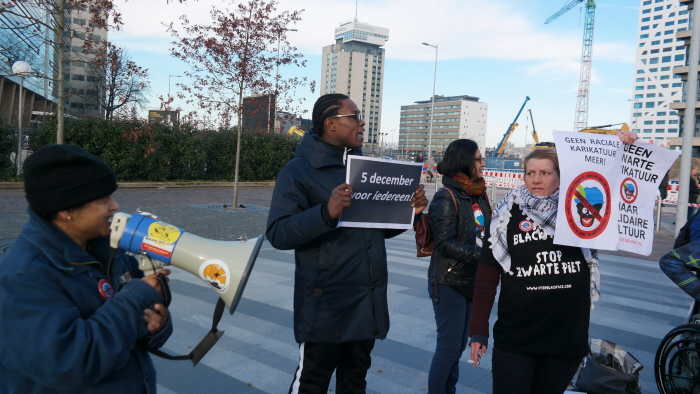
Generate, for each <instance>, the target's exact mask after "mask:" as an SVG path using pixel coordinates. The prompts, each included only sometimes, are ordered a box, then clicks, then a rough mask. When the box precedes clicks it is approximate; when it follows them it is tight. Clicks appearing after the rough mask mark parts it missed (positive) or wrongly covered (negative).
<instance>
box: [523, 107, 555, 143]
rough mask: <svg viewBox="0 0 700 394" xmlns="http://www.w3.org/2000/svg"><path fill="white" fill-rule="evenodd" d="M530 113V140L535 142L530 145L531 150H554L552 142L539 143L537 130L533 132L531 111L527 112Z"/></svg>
mask: <svg viewBox="0 0 700 394" xmlns="http://www.w3.org/2000/svg"><path fill="white" fill-rule="evenodd" d="M527 111H528V112H529V113H530V121H531V122H532V139H533V140H535V144H534V145H532V150H535V149H541V148H546V149H555V147H554V142H540V139H539V137H537V130H535V118H533V117H532V110H531V109H528V110H527Z"/></svg>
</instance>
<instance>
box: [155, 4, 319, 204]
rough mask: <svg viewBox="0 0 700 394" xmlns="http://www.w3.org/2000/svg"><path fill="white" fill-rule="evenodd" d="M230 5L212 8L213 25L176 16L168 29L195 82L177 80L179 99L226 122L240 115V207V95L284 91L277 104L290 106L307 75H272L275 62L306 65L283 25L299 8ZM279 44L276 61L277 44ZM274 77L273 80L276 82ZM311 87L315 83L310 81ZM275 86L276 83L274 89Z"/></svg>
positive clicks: (174, 50)
mask: <svg viewBox="0 0 700 394" xmlns="http://www.w3.org/2000/svg"><path fill="white" fill-rule="evenodd" d="M227 3H228V6H229V7H231V9H228V8H227V9H225V10H220V9H217V8H216V7H212V9H211V11H210V14H211V19H212V24H211V25H196V24H192V23H190V22H189V19H188V18H187V16H186V15H183V16H181V17H180V21H181V25H182V30H181V31H180V30H177V29H176V27H175V26H174V24H173V23H170V24H169V25H168V32H170V34H171V35H172V36H173V37H174V38H175V41H173V43H172V44H173V47H172V48H171V54H172V55H173V56H174V57H176V58H178V59H181V60H183V61H184V62H186V63H188V64H189V65H190V67H191V69H192V71H191V72H189V71H188V72H185V74H186V75H187V76H188V77H190V78H191V79H192V80H193V82H192V83H190V84H187V85H185V84H177V86H178V87H179V88H180V89H181V91H182V92H183V93H184V94H183V95H182V96H183V98H186V99H187V101H186V102H187V103H188V104H193V105H194V106H195V107H197V108H199V109H201V110H202V111H204V112H206V113H209V114H211V113H212V112H215V113H217V114H218V115H219V117H220V119H222V121H223V123H224V124H223V125H224V126H227V127H228V126H230V121H231V118H232V116H231V115H233V114H236V115H237V118H238V127H237V131H238V139H237V147H236V168H235V172H234V191H233V207H238V172H239V171H238V170H239V165H240V155H241V152H240V148H241V124H242V120H241V118H242V110H243V108H242V102H243V94H244V93H245V92H248V93H249V94H255V95H264V94H275V95H276V96H278V97H279V95H278V94H276V93H279V92H285V95H284V98H283V99H282V100H280V99H277V100H276V101H277V108H278V109H285V110H289V107H290V106H291V105H292V103H293V102H295V99H294V98H293V91H294V89H296V88H297V87H300V86H303V85H306V83H307V80H306V78H287V79H283V78H279V79H278V81H275V80H274V78H275V77H274V75H273V72H274V70H275V66H276V65H277V64H282V65H296V66H298V67H305V65H306V61H304V60H302V58H303V55H302V54H301V53H299V52H298V51H297V48H296V47H293V46H291V45H290V44H289V42H288V41H287V38H286V31H287V27H288V26H290V24H295V23H296V22H298V21H300V20H301V16H300V15H301V12H303V10H301V11H283V12H280V13H278V12H277V4H278V2H277V0H247V1H244V2H241V3H237V2H235V1H233V0H228V1H227ZM278 40H279V42H280V43H281V44H282V47H281V50H280V53H281V57H280V59H279V63H277V62H278V60H277V50H276V48H277V43H278ZM275 82H277V83H275ZM310 85H311V89H312V90H313V87H314V85H313V83H311V84H310ZM275 87H277V88H276V89H275Z"/></svg>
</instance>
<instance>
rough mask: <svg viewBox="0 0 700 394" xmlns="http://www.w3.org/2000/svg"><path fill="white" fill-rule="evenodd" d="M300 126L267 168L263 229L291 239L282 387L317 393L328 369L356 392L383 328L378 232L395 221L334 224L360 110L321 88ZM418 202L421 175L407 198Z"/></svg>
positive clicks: (279, 239)
mask: <svg viewBox="0 0 700 394" xmlns="http://www.w3.org/2000/svg"><path fill="white" fill-rule="evenodd" d="M312 122H313V131H312V133H311V134H305V135H304V137H303V138H302V140H301V142H300V143H299V147H298V148H297V151H296V158H294V159H293V160H291V161H290V162H289V163H287V165H286V166H285V167H284V168H283V169H282V170H281V171H280V173H279V174H278V175H277V182H276V184H275V190H274V192H273V195H272V203H271V205H270V213H269V215H268V222H267V238H268V240H269V241H270V243H271V244H272V246H274V247H275V248H277V249H294V259H295V264H296V270H295V282H294V336H295V338H296V341H297V342H298V343H299V352H300V357H299V360H300V361H299V366H298V367H297V371H296V373H295V374H294V380H293V382H292V385H291V387H290V389H289V393H293V394H296V393H327V392H328V385H329V382H330V379H331V375H332V374H333V372H334V371H336V392H337V393H364V392H365V389H366V387H367V383H366V381H365V376H366V375H367V370H368V369H369V367H370V366H371V358H370V352H371V351H372V348H373V347H374V341H375V340H376V339H384V338H386V334H387V332H388V331H389V311H388V306H387V282H388V272H387V259H386V247H385V243H384V240H385V238H390V237H393V236H396V235H398V234H400V233H402V232H403V231H402V230H382V229H371V228H349V227H341V228H337V224H338V218H339V217H340V214H341V213H342V211H343V210H345V209H347V208H348V207H350V204H351V195H352V193H353V189H352V186H351V185H348V184H347V183H345V172H346V168H345V161H346V158H347V155H361V154H362V149H361V148H362V141H363V139H364V136H363V133H364V125H365V122H364V121H363V120H362V114H361V113H360V110H359V109H358V108H357V105H355V103H354V102H353V101H352V100H350V98H349V97H348V96H345V95H342V94H328V95H325V96H321V97H320V98H319V99H318V100H317V101H316V104H315V105H314V109H313V114H312ZM427 205H428V200H427V199H426V198H425V192H424V191H423V185H420V187H419V188H418V189H417V190H416V192H415V195H414V197H413V201H412V204H411V206H413V207H415V208H416V214H417V215H419V214H421V212H422V211H423V209H425V207H426V206H427Z"/></svg>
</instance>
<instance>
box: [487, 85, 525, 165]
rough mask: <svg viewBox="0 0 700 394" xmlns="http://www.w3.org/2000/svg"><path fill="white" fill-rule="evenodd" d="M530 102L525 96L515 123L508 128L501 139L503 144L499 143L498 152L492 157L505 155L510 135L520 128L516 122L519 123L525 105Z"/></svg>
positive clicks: (494, 152)
mask: <svg viewBox="0 0 700 394" xmlns="http://www.w3.org/2000/svg"><path fill="white" fill-rule="evenodd" d="M528 101H530V97H529V96H525V102H524V103H523V106H522V107H520V111H518V114H517V115H515V119H513V123H511V124H510V126H508V130H506V133H505V134H503V139H501V142H499V143H498V146H496V150H494V151H493V156H491V157H500V156H501V155H502V154H503V151H504V150H505V149H506V144H507V143H508V138H510V135H511V134H513V131H515V128H516V127H518V124H517V123H515V122H517V121H518V118H519V117H520V113H521V112H523V108H525V104H527V102H528Z"/></svg>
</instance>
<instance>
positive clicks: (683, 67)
mask: <svg viewBox="0 0 700 394" xmlns="http://www.w3.org/2000/svg"><path fill="white" fill-rule="evenodd" d="M680 3H681V4H682V5H687V6H688V8H689V9H690V12H689V13H688V15H687V17H688V19H689V23H688V25H689V29H690V30H683V31H679V32H677V33H676V38H677V39H679V40H682V41H683V42H684V44H685V45H686V56H685V61H684V62H683V63H682V64H679V65H676V67H674V68H673V73H674V74H675V75H676V76H677V77H680V78H681V80H682V81H683V95H682V96H681V100H680V102H676V101H674V102H673V103H671V108H672V109H675V110H677V111H678V115H680V116H681V121H680V125H679V126H680V127H679V130H680V133H679V134H678V137H676V138H671V139H670V145H671V149H681V147H682V146H683V137H682V136H683V123H684V120H685V115H686V113H685V108H686V100H687V96H688V83H689V82H690V83H696V79H697V78H691V77H690V75H689V72H688V69H689V67H688V66H689V62H688V55H689V51H690V43H691V35H692V32H693V31H692V28H693V26H694V24H693V11H692V7H693V3H694V1H693V0H680ZM696 34H697V32H696ZM698 101H700V100H698ZM696 108H697V105H696ZM698 115H700V111H698V110H697V109H696V110H695V116H696V121H695V132H694V134H693V148H692V149H693V150H692V156H695V157H697V156H698V155H699V152H700V122H699V121H698V119H700V118H699V117H698ZM691 202H692V201H691Z"/></svg>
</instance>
